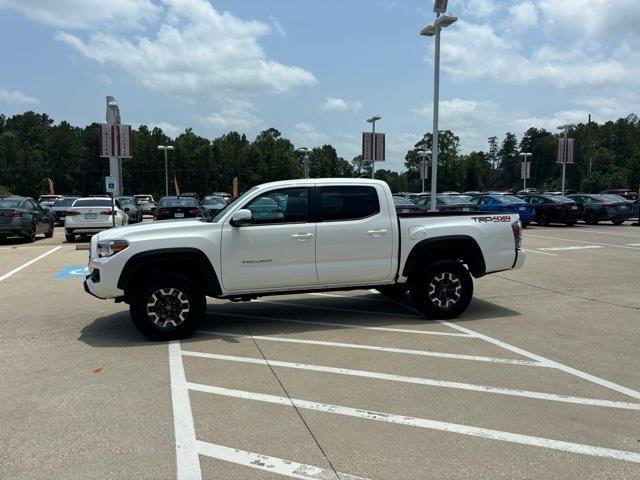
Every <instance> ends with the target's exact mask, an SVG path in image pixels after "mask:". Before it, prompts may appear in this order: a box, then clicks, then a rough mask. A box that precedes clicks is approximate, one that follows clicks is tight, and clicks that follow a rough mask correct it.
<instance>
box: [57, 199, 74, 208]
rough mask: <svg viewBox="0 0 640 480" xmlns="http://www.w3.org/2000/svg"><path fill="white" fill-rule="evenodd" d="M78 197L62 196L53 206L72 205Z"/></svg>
mask: <svg viewBox="0 0 640 480" xmlns="http://www.w3.org/2000/svg"><path fill="white" fill-rule="evenodd" d="M77 199H78V197H66V198H61V199H59V200H56V201H55V203H54V204H53V206H54V207H70V206H71V205H73V202H75V201H76V200H77Z"/></svg>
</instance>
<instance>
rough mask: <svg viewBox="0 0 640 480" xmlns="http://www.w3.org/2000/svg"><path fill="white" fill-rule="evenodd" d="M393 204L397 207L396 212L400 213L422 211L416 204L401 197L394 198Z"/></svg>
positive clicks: (395, 196)
mask: <svg viewBox="0 0 640 480" xmlns="http://www.w3.org/2000/svg"><path fill="white" fill-rule="evenodd" d="M393 204H394V205H395V206H396V212H398V213H416V212H421V211H422V210H421V209H420V207H418V206H417V205H416V204H415V203H413V202H410V201H409V200H407V199H406V198H405V197H403V196H400V195H394V196H393Z"/></svg>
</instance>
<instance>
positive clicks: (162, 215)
mask: <svg viewBox="0 0 640 480" xmlns="http://www.w3.org/2000/svg"><path fill="white" fill-rule="evenodd" d="M193 217H202V209H201V208H200V205H199V204H198V202H197V200H196V199H195V198H193V197H162V198H161V199H160V202H159V203H158V208H157V209H156V213H155V215H154V216H153V219H154V220H170V219H173V218H193Z"/></svg>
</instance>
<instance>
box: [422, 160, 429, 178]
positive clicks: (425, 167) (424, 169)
mask: <svg viewBox="0 0 640 480" xmlns="http://www.w3.org/2000/svg"><path fill="white" fill-rule="evenodd" d="M428 178H429V163H428V162H427V161H426V160H422V161H421V162H420V180H426V179H428Z"/></svg>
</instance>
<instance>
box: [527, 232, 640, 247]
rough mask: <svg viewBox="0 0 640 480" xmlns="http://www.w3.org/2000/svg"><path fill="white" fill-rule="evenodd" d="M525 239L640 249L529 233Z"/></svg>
mask: <svg viewBox="0 0 640 480" xmlns="http://www.w3.org/2000/svg"><path fill="white" fill-rule="evenodd" d="M527 237H534V238H548V239H550V240H561V241H563V242H577V243H586V244H589V245H602V246H605V247H614V248H626V249H628V250H640V248H638V247H629V246H627V245H615V244H613V243H603V242H587V241H582V240H576V239H573V238H562V237H548V236H546V235H532V234H530V233H528V234H527Z"/></svg>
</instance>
